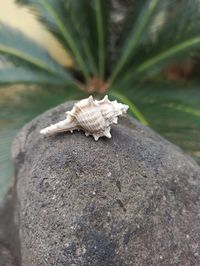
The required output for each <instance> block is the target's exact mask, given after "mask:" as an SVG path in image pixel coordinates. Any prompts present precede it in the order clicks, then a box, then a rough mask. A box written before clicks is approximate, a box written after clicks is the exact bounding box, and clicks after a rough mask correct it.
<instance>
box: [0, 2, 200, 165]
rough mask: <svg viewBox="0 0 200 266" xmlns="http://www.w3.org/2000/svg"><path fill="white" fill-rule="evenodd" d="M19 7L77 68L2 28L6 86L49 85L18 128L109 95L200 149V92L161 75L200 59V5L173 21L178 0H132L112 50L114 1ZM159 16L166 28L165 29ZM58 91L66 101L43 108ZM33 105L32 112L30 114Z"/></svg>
mask: <svg viewBox="0 0 200 266" xmlns="http://www.w3.org/2000/svg"><path fill="white" fill-rule="evenodd" d="M19 2H20V4H23V5H26V6H28V7H30V9H31V10H32V11H33V12H34V13H35V14H36V15H37V17H38V19H39V20H40V21H41V22H42V24H43V25H45V27H46V28H47V29H48V30H49V31H50V32H51V33H52V34H53V35H54V36H55V37H56V38H57V39H58V41H59V42H60V43H61V44H62V46H63V48H64V49H66V51H67V52H68V53H69V54H70V55H71V58H72V59H73V61H74V66H73V67H71V68H69V69H66V68H64V67H63V66H61V65H59V64H58V62H56V61H55V60H54V59H53V58H52V57H51V56H50V55H49V54H48V53H47V52H46V51H45V49H44V48H43V47H41V46H40V45H38V44H37V43H35V42H34V41H33V40H31V39H29V38H28V37H27V36H25V35H23V34H22V33H21V32H19V31H17V30H16V29H12V28H10V27H8V26H7V25H1V26H0V55H1V57H2V58H3V62H4V63H3V66H1V67H0V85H2V87H3V86H6V85H12V84H17V83H19V84H26V85H32V84H34V85H41V87H47V89H46V92H45V93H44V94H41V92H40V94H41V95H40V96H37V94H38V90H36V96H35V97H36V98H37V97H43V101H42V100H41V101H39V102H37V101H35V100H34V101H35V102H34V105H35V106H34V107H33V106H32V105H31V104H33V103H32V102H31V101H30V102H29V104H30V105H31V106H32V107H33V108H34V111H33V112H32V113H31V112H30V115H29V116H28V115H27V114H26V117H24V119H21V120H20V121H21V122H20V123H19V124H18V127H20V126H21V125H22V124H23V123H24V122H26V121H27V120H29V119H30V118H32V117H33V116H34V115H36V114H38V113H40V112H41V111H43V110H45V109H47V108H49V107H50V106H53V105H55V104H56V103H59V101H62V100H63V99H67V98H68V99H69V97H70V98H74V97H75V96H79V95H81V97H83V96H84V95H85V96H87V94H105V93H108V94H110V96H111V97H114V98H117V99H119V100H121V101H123V102H125V103H128V104H129V106H130V109H131V111H132V112H133V114H134V115H135V116H136V118H138V119H139V120H140V121H142V122H143V123H144V124H148V122H147V121H150V123H151V126H152V127H154V128H155V129H156V130H158V131H159V132H161V133H163V135H165V136H167V137H168V138H169V139H170V140H172V141H174V142H177V143H178V144H180V143H179V139H180V135H179V134H177V136H176V137H174V136H172V134H171V135H170V134H168V133H169V132H171V133H174V134H175V130H176V131H177V132H179V131H180V130H182V131H184V132H185V134H183V136H184V137H183V140H182V146H183V147H186V150H188V151H191V150H192V149H193V148H194V149H197V150H199V149H200V147H199V146H198V145H197V143H199V137H198V136H197V135H198V134H197V132H199V130H200V121H199V117H200V111H199V98H200V95H199V90H198V87H197V88H194V86H193V89H191V88H188V87H186V86H185V84H181V86H180V88H178V86H177V85H176V84H174V83H173V84H170V83H167V82H166V81H164V78H163V76H162V73H161V70H162V69H163V66H165V65H167V64H168V63H169V62H173V61H176V60H180V59H181V58H185V57H186V56H188V57H190V56H194V55H196V54H198V52H199V47H200V34H199V26H200V2H199V0H193V1H191V0H183V3H184V4H183V5H180V6H179V8H178V9H177V10H176V14H175V15H171V16H170V17H167V16H168V14H169V9H170V8H172V7H173V6H174V5H175V2H177V1H176V0H143V1H133V4H132V5H131V6H130V8H129V10H128V13H127V14H126V17H125V19H124V21H123V23H122V28H123V31H122V33H121V34H120V35H119V36H118V38H117V43H116V44H115V45H114V49H113V43H112V42H113V40H112V36H113V34H111V29H112V28H113V27H112V26H111V25H112V23H113V20H114V19H115V18H114V19H113V14H112V16H111V13H112V7H111V4H110V2H111V1H104V0H59V1H58V0H23V1H22V0H21V1H19ZM130 2H131V0H130ZM160 14H162V23H159V22H160V21H159V16H160ZM111 18H112V19H111ZM163 18H168V19H163ZM111 44H112V45H111ZM113 50H114V52H113ZM46 85H47V86H46ZM49 86H51V87H52V88H51V89H50V87H49ZM174 87H176V90H174ZM58 88H63V91H65V93H64V94H63V92H62V93H61V95H62V97H60V98H59V99H60V100H59V101H57V100H54V101H53V100H52V98H51V104H49V103H47V101H46V103H47V104H46V105H44V106H41V105H42V103H44V102H45V97H47V98H48V97H50V96H48V95H49V94H51V97H53V98H55V97H56V95H57V94H59V92H58V91H59V89H58ZM48 91H49V92H48ZM79 92H80V94H79ZM27 93H28V92H27ZM48 93H49V94H48ZM47 94H48V95H47ZM63 95H65V96H64V97H63ZM48 99H49V98H48ZM21 105H22V106H23V104H21ZM30 105H29V106H26V112H27V110H28V108H30ZM8 106H12V103H10V104H7V103H6V104H5V105H4V106H3V107H2V110H3V111H4V110H5V109H6V108H11V107H8ZM136 106H137V107H136ZM32 107H31V108H32ZM38 107H39V108H38ZM17 108H18V111H19V112H20V110H21V112H20V114H19V116H20V115H21V116H24V108H22V107H21V106H17ZM20 108H21V109H20ZM10 110H12V109H10ZM140 110H141V111H142V113H144V115H145V116H144V115H143V114H142V113H141V111H140ZM26 112H25V113H26ZM11 113H12V112H11V111H10V113H9V115H7V116H8V117H11V116H13V113H12V114H11ZM161 113H162V115H161ZM1 114H2V115H3V114H4V112H1ZM12 119H13V118H12ZM13 120H14V119H13ZM163 121H164V122H163ZM0 122H1V121H0ZM8 128H9V127H8ZM0 133H1V132H0ZM188 134H189V135H190V136H191V138H193V137H194V138H196V142H195V144H194V143H192V144H191V142H190V143H189V142H187V141H188ZM0 136H1V135H0ZM187 143H189V144H188V145H189V147H191V145H192V148H191V149H190V148H187V147H188V146H187ZM0 161H1V159H0ZM0 168H1V165H0Z"/></svg>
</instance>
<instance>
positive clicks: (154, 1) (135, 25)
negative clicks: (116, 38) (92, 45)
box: [110, 0, 161, 83]
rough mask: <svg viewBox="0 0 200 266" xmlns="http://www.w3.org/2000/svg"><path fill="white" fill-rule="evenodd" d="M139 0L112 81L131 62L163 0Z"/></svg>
mask: <svg viewBox="0 0 200 266" xmlns="http://www.w3.org/2000/svg"><path fill="white" fill-rule="evenodd" d="M138 2H140V3H137V4H136V10H137V11H139V12H138V14H137V17H136V18H135V17H134V16H133V22H132V23H131V27H130V26H129V31H128V34H127V38H125V39H124V41H123V42H122V45H121V49H120V51H119V58H118V59H117V63H116V66H115V68H114V70H113V73H112V75H111V78H110V82H111V83H112V82H113V81H114V79H115V78H116V77H117V75H118V74H119V73H120V71H121V70H122V68H123V67H124V66H125V65H126V64H127V63H128V62H129V60H130V57H133V56H134V55H135V52H136V48H137V47H138V46H139V44H140V43H141V40H142V38H143V36H144V34H145V32H147V31H148V29H149V27H150V24H151V22H152V21H153V19H154V18H155V13H156V11H157V9H158V7H159V5H160V3H161V0H151V1H149V0H145V1H138ZM141 2H142V3H141Z"/></svg>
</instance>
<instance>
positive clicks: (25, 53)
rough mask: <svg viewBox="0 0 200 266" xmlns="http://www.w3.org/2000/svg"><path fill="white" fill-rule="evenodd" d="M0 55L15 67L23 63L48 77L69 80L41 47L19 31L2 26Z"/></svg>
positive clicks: (67, 75) (0, 30) (68, 76)
mask: <svg viewBox="0 0 200 266" xmlns="http://www.w3.org/2000/svg"><path fill="white" fill-rule="evenodd" d="M0 53H1V54H2V55H4V56H5V57H7V58H8V60H10V61H11V62H13V63H16V64H17V65H18V64H23V63H25V64H26V65H27V66H31V67H34V68H37V69H40V70H42V71H45V72H47V73H49V74H50V75H51V74H52V75H57V76H60V77H63V78H67V79H69V78H70V75H69V74H67V73H65V71H64V70H63V69H62V67H61V66H60V65H59V64H58V63H57V62H56V61H55V60H54V59H53V58H52V57H51V56H50V55H49V54H48V53H47V52H46V51H45V50H44V48H43V47H41V46H40V45H39V44H37V43H35V42H34V41H33V40H31V39H30V38H28V37H27V36H25V35H24V34H23V33H21V32H20V31H18V30H16V29H12V28H11V27H9V26H7V25H3V24H1V25H0Z"/></svg>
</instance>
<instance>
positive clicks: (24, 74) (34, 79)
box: [0, 66, 67, 86]
mask: <svg viewBox="0 0 200 266" xmlns="http://www.w3.org/2000/svg"><path fill="white" fill-rule="evenodd" d="M13 83H14V84H17V83H19V84H37V85H50V86H55V85H58V86H66V84H67V81H66V80H65V79H61V78H59V77H56V76H51V75H49V74H47V73H46V72H44V71H38V70H36V69H31V68H28V67H20V66H18V67H15V66H9V67H3V68H0V86H5V85H6V86H7V85H12V84H13Z"/></svg>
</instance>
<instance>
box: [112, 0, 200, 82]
mask: <svg viewBox="0 0 200 266" xmlns="http://www.w3.org/2000/svg"><path fill="white" fill-rule="evenodd" d="M168 15H169V14H168ZM199 26H200V2H199V1H198V0H194V1H192V2H191V1H188V0H185V1H184V5H183V6H182V7H180V9H179V11H177V13H176V16H171V17H169V18H168V21H167V22H166V23H165V24H164V25H163V26H162V27H161V28H159V29H158V30H157V31H156V29H155V30H154V32H153V33H152V34H153V38H152V39H145V40H144V41H143V42H142V43H141V45H140V47H138V48H137V49H136V54H135V56H133V57H131V58H129V62H128V63H127V65H126V66H125V67H124V69H123V72H122V75H121V77H120V78H119V77H118V81H119V79H120V82H123V84H127V83H128V82H132V84H134V82H135V80H141V79H143V80H144V79H145V78H148V76H152V75H153V76H155V74H156V73H159V72H160V71H161V69H162V68H163V66H164V65H166V64H169V62H172V61H176V60H180V59H181V58H184V57H186V56H194V55H198V54H199V50H200V49H199V47H200V34H199ZM118 81H116V83H117V82H118Z"/></svg>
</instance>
